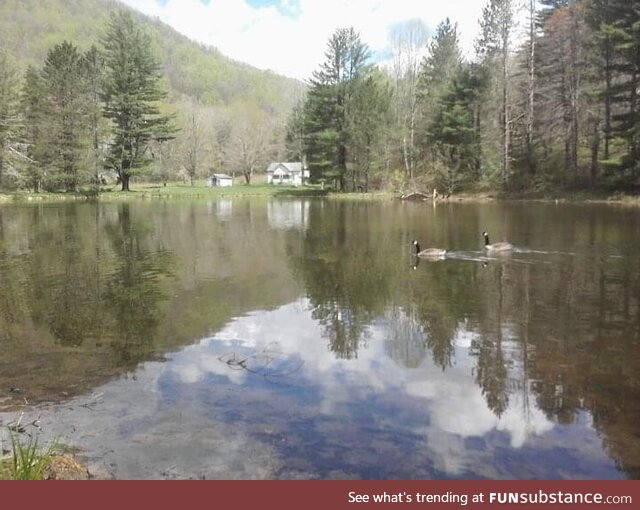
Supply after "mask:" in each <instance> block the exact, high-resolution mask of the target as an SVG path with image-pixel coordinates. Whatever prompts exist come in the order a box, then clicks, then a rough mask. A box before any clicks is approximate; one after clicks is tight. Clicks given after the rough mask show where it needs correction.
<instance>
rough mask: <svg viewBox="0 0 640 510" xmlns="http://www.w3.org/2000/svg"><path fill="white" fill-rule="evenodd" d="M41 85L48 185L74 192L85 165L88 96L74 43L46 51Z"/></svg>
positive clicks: (79, 57)
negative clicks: (42, 89)
mask: <svg viewBox="0 0 640 510" xmlns="http://www.w3.org/2000/svg"><path fill="white" fill-rule="evenodd" d="M42 84H43V87H44V93H45V104H44V105H43V106H44V108H45V113H46V115H47V126H46V128H47V129H48V130H49V135H48V141H49V146H48V153H49V161H50V162H51V164H52V168H53V169H54V174H53V175H50V176H49V179H48V184H49V185H50V186H52V187H54V188H55V187H57V185H58V184H60V185H62V186H63V187H64V189H66V190H67V191H76V189H77V187H78V184H79V183H80V179H81V176H80V172H81V167H82V166H83V163H84V161H83V154H82V150H83V146H84V143H85V139H84V137H85V134H86V131H87V129H86V128H87V95H86V89H85V85H86V81H85V69H84V67H83V61H82V55H81V54H80V52H79V51H78V49H77V48H76V47H75V46H74V45H73V44H71V43H69V42H67V41H65V42H63V43H61V44H57V45H56V46H54V47H53V48H52V49H51V50H50V51H49V53H48V55H47V59H46V60H45V63H44V67H43V69H42Z"/></svg>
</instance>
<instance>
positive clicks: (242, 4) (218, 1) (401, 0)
mask: <svg viewBox="0 0 640 510" xmlns="http://www.w3.org/2000/svg"><path fill="white" fill-rule="evenodd" d="M121 1H123V2H124V3H126V4H128V5H130V6H132V7H134V8H136V9H138V10H140V11H142V12H144V13H146V14H149V15H152V16H157V17H159V18H160V19H161V20H162V21H164V22H165V23H167V24H169V25H171V26H172V27H174V28H175V29H176V30H178V31H179V32H181V33H183V34H184V35H186V36H188V37H190V38H191V39H193V40H196V41H199V42H202V43H206V44H209V45H211V46H214V47H216V48H218V49H219V50H220V51H221V52H222V53H224V54H225V55H227V56H229V57H231V58H233V59H235V60H239V61H241V62H247V63H249V64H251V65H253V66H256V67H258V68H260V69H271V70H273V71H275V72H277V73H279V74H282V75H285V76H291V77H294V78H298V79H302V80H304V79H307V78H309V77H310V75H311V73H312V71H313V70H315V69H317V67H318V65H319V64H320V63H321V62H322V60H323V58H324V51H325V49H326V44H327V41H328V39H329V37H330V36H331V34H332V33H333V32H334V31H335V30H336V29H337V28H341V27H349V26H353V27H354V28H355V29H356V30H357V31H358V32H360V34H361V37H362V39H363V41H364V42H365V43H367V44H368V45H369V47H370V48H371V50H372V52H373V54H374V55H377V56H378V59H382V58H384V56H386V55H388V54H389V29H390V28H391V27H392V26H394V25H397V24H398V23H402V22H403V21H407V20H410V19H416V18H417V19H420V20H421V21H422V22H423V23H424V24H425V25H426V26H427V28H428V29H429V30H430V32H431V33H432V32H433V30H434V29H435V27H436V26H437V24H438V23H439V22H440V21H442V20H443V19H444V18H446V17H449V18H451V19H452V20H453V21H455V22H457V23H458V27H459V31H460V33H461V43H462V46H463V48H464V49H465V51H466V52H467V53H468V54H469V55H471V54H472V51H473V41H474V39H475V37H476V36H477V33H478V19H479V18H480V14H481V12H482V7H483V5H484V4H485V1H486V0H121Z"/></svg>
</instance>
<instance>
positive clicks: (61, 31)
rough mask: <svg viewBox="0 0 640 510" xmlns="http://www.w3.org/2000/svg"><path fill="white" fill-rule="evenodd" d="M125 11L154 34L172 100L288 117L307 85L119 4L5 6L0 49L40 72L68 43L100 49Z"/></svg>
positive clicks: (51, 0)
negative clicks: (113, 20)
mask: <svg viewBox="0 0 640 510" xmlns="http://www.w3.org/2000/svg"><path fill="white" fill-rule="evenodd" d="M119 9H126V10H130V11H131V12H133V13H135V18H136V19H137V20H138V21H140V22H142V23H143V24H144V26H145V27H146V28H147V29H148V30H149V32H150V34H151V36H152V39H153V44H154V46H155V48H154V49H155V50H157V53H158V55H159V58H160V61H161V63H162V64H163V67H164V71H165V75H166V78H167V80H168V83H169V85H170V99H171V100H173V101H179V100H196V101H199V102H201V103H203V104H205V105H207V106H216V105H218V106H219V105H256V106H258V107H260V108H261V109H263V110H265V111H268V112H270V113H273V114H282V113H285V112H287V111H288V109H289V108H290V107H291V106H292V104H293V102H294V101H295V100H296V98H297V97H299V95H300V93H301V92H302V90H303V85H302V84H301V83H300V82H298V81H296V80H293V79H289V78H285V77H282V76H278V75H276V74H275V73H272V72H268V71H261V70H258V69H255V68H253V67H251V66H249V65H247V64H243V63H240V62H236V61H233V60H231V59H229V58H227V57H225V56H224V55H222V54H221V53H220V52H218V51H217V50H215V49H213V48H208V47H205V46H203V45H200V44H198V43H196V42H193V41H191V40H189V39H188V38H187V37H185V36H183V35H181V34H179V33H178V32H176V31H175V30H173V29H172V28H170V27H169V26H167V25H165V24H163V23H161V22H160V21H158V20H153V19H151V18H149V17H147V16H144V15H142V14H140V13H137V12H136V11H133V10H131V9H129V8H127V7H126V6H124V5H123V4H121V3H119V2H116V1H114V0H47V1H45V2H42V1H38V0H3V1H2V2H0V46H2V47H4V48H6V50H7V51H8V52H9V53H11V54H12V55H14V56H15V58H16V60H17V62H18V64H19V65H20V67H21V68H23V69H25V68H26V67H27V65H34V66H36V67H37V66H40V65H42V63H43V62H44V60H45V58H46V56H47V52H48V51H49V50H50V49H51V48H52V47H53V46H54V45H56V44H59V43H61V42H63V41H64V40H68V41H70V42H72V43H73V44H75V45H76V46H78V47H79V48H80V49H81V50H86V49H89V47H90V46H91V45H92V44H98V43H99V42H100V38H101V37H102V36H103V34H104V28H105V26H106V24H107V22H108V21H109V15H110V13H112V12H114V11H115V10H119Z"/></svg>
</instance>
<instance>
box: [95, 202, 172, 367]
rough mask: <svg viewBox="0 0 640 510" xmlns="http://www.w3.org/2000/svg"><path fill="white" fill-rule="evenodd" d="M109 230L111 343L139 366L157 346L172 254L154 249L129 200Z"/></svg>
mask: <svg viewBox="0 0 640 510" xmlns="http://www.w3.org/2000/svg"><path fill="white" fill-rule="evenodd" d="M105 230H106V233H107V236H108V238H109V240H110V241H111V246H112V248H113V252H114V255H115V259H114V265H115V268H114V269H113V270H112V271H111V273H110V274H109V275H108V276H107V277H106V281H105V291H104V302H105V304H106V306H107V307H108V311H109V315H110V321H109V322H110V327H111V328H112V331H111V332H110V335H111V337H112V340H111V345H112V347H113V349H114V350H115V352H116V353H117V355H118V358H119V359H120V362H121V363H125V364H127V365H131V366H135V365H137V363H138V362H139V361H141V360H143V359H147V358H148V357H149V355H150V354H151V353H153V350H154V339H155V333H156V329H157V328H158V324H159V321H160V317H161V310H160V303H161V301H162V300H163V299H164V294H163V292H162V291H161V288H160V285H159V278H160V277H161V276H163V275H168V274H169V273H170V271H169V268H170V256H169V254H168V253H166V252H162V251H159V252H158V251H152V250H151V249H150V247H149V246H148V243H147V242H148V240H149V238H150V237H151V231H150V230H148V228H146V227H145V226H144V225H143V224H141V223H135V222H134V221H133V220H132V218H131V211H130V206H129V204H121V206H120V208H119V210H118V221H117V222H115V223H112V224H109V225H107V227H106V229H105Z"/></svg>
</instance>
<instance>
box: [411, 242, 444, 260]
mask: <svg viewBox="0 0 640 510" xmlns="http://www.w3.org/2000/svg"><path fill="white" fill-rule="evenodd" d="M413 245H414V246H415V247H416V253H415V254H416V257H423V258H425V259H440V258H444V256H445V254H446V253H447V250H442V249H440V248H427V249H426V250H420V243H419V242H418V241H413Z"/></svg>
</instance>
